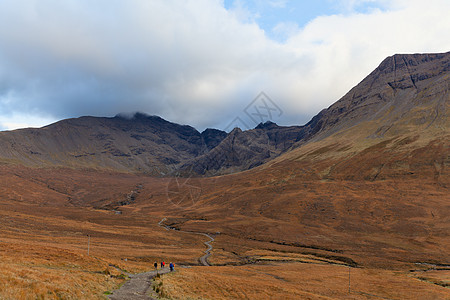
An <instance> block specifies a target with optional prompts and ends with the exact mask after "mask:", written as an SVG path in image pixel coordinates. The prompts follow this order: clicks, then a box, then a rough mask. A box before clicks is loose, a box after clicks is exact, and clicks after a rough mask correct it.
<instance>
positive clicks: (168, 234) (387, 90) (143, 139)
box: [0, 53, 450, 299]
mask: <svg viewBox="0 0 450 300" xmlns="http://www.w3.org/2000/svg"><path fill="white" fill-rule="evenodd" d="M449 66H450V53H441V54H414V55H394V56H392V57H388V58H386V59H385V60H384V61H383V62H382V63H381V64H380V66H379V67H378V68H377V69H376V70H374V71H373V72H372V73H371V74H369V75H368V76H367V77H366V78H365V79H364V80H363V81H362V82H361V83H360V84H358V85H357V86H356V87H355V88H353V89H352V90H351V91H349V92H348V93H347V94H346V95H345V96H344V97H342V98H341V99H340V100H339V101H337V102H336V103H335V104H333V105H332V106H330V107H329V108H327V109H324V110H323V111H321V112H320V113H319V114H318V115H317V116H316V117H314V118H313V119H312V120H311V121H310V122H308V123H307V124H305V125H303V126H278V125H276V124H274V123H271V122H267V123H263V124H260V125H258V126H257V127H256V128H255V129H252V130H248V131H242V130H240V129H234V130H233V131H231V132H230V133H225V132H223V131H219V130H217V131H214V130H208V131H204V132H202V133H200V132H198V131H197V130H195V129H194V128H193V127H190V126H184V125H177V124H174V123H170V122H168V121H165V120H163V119H161V118H159V117H155V116H147V115H143V114H137V115H135V116H134V117H132V118H128V119H127V118H123V117H121V116H116V117H114V118H94V117H83V118H78V119H70V120H63V121H60V122H58V123H55V124H52V125H49V126H47V127H44V128H41V129H21V130H16V131H11V132H8V131H5V132H1V133H0V142H1V148H0V183H1V184H0V269H1V270H2V271H1V272H0V299H61V298H62V299H105V298H107V297H108V296H111V294H112V296H111V297H115V295H114V291H115V290H117V289H118V288H119V287H120V286H121V284H124V282H125V281H126V280H127V279H128V276H129V274H141V273H143V274H146V275H142V276H147V277H145V278H147V279H148V276H150V275H149V274H150V273H146V272H149V271H151V270H153V264H154V262H155V261H156V262H160V261H162V260H164V261H165V262H166V263H167V262H174V263H175V266H176V267H175V269H176V272H174V273H170V274H165V275H162V276H158V277H156V278H155V280H154V281H152V283H151V285H152V286H145V287H144V288H143V289H141V290H145V292H147V291H149V292H150V291H153V292H152V297H159V298H161V299H236V298H238V299H239V298H242V299H270V298H278V299H450V289H449V285H450V252H449V249H450V193H449V187H450V174H449V169H448V167H449V164H450V155H449V154H450V152H449V149H450V143H449V141H450V132H449V125H450V120H449V117H448V109H449V106H450V94H449V90H450V89H449V82H450V78H449V76H448V74H449V73H448V71H449ZM152 275H153V273H152ZM136 276H137V277H139V276H141V275H136ZM145 278H144V279H145ZM147 279H145V280H143V281H144V282H146V280H147ZM147 281H148V280H147ZM145 284H147V283H145ZM116 295H117V294H116ZM140 296H142V297H144V296H143V295H140ZM148 297H150V296H148ZM148 297H147V298H148ZM139 299H140V298H139ZM144 299H145V297H144Z"/></svg>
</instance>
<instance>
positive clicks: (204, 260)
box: [158, 218, 214, 266]
mask: <svg viewBox="0 0 450 300" xmlns="http://www.w3.org/2000/svg"><path fill="white" fill-rule="evenodd" d="M165 220H167V218H162V219H161V221H159V222H158V225H159V226H161V227H163V228H164V229H166V230H176V231H177V232H184V233H190V234H197V235H203V236H206V237H207V238H209V241H206V242H204V244H205V246H206V247H207V248H208V249H206V250H205V255H203V256H202V257H200V258H199V259H198V260H199V262H200V264H201V265H203V266H211V264H210V263H209V262H208V257H210V256H211V250H212V249H213V246H212V245H211V243H212V242H214V237H212V236H210V235H209V234H207V233H203V232H195V231H184V230H179V229H177V228H175V227H171V226H168V225H165V224H163V222H164V221H165Z"/></svg>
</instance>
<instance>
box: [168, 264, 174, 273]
mask: <svg viewBox="0 0 450 300" xmlns="http://www.w3.org/2000/svg"><path fill="white" fill-rule="evenodd" d="M169 267H170V272H173V267H174V266H173V263H170V265H169Z"/></svg>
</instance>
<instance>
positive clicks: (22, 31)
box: [0, 0, 450, 131]
mask: <svg viewBox="0 0 450 300" xmlns="http://www.w3.org/2000/svg"><path fill="white" fill-rule="evenodd" d="M449 11H450V1H449V0H428V1H426V2H424V1H422V0H391V1H389V0H315V1H302V0H298V1H295V0H121V1H120V0H96V1H90V0H64V1H61V0H0V130H1V131H3V130H13V129H17V128H24V127H41V126H44V125H47V124H50V123H52V122H55V121H57V120H61V119H65V118H73V117H79V116H85V115H91V116H101V117H112V116H115V115H116V114H119V113H132V112H136V111H139V112H143V113H147V114H149V115H158V116H161V117H163V118H164V119H166V120H169V121H172V122H176V123H179V124H188V125H191V126H194V127H195V128H197V129H198V130H204V129H205V128H208V127H210V128H218V129H226V130H230V128H232V127H233V126H239V127H241V128H243V129H247V128H253V127H255V126H256V125H257V123H258V122H260V121H265V120H269V119H270V120H271V121H274V122H276V123H277V124H280V125H302V124H305V123H306V122H308V121H309V120H310V119H311V118H312V117H313V116H314V115H316V114H317V113H318V112H319V111H320V110H322V109H323V108H326V107H328V106H329V105H331V104H332V103H334V102H335V101H337V100H338V99H339V98H341V97H342V96H343V95H344V94H345V93H346V92H348V91H349V90H350V89H351V88H352V87H353V86H355V85H356V84H358V82H360V81H361V80H362V79H363V78H364V77H365V76H367V75H368V74H369V73H370V72H371V71H372V70H373V69H375V68H376V67H377V66H378V65H379V64H380V63H381V61H382V60H383V59H384V58H386V57H388V56H391V55H393V54H396V53H424V52H448V51H450V38H448V36H449V35H448V33H449V32H450V18H448V12H449Z"/></svg>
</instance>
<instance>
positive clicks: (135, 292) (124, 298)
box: [108, 268, 170, 300]
mask: <svg viewBox="0 0 450 300" xmlns="http://www.w3.org/2000/svg"><path fill="white" fill-rule="evenodd" d="M157 272H158V274H166V273H169V272H170V269H169V268H164V269H162V270H161V269H160V270H158V271H150V272H145V273H139V274H135V275H133V274H130V275H129V276H130V280H128V281H126V282H125V283H124V284H123V285H122V286H121V287H120V289H118V290H115V291H114V292H113V293H112V294H111V295H109V296H108V298H109V299H111V300H131V299H133V300H134V299H136V300H141V299H142V300H144V299H145V300H149V299H155V298H152V297H151V296H150V292H151V286H152V279H153V277H155V276H156V274H157Z"/></svg>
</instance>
